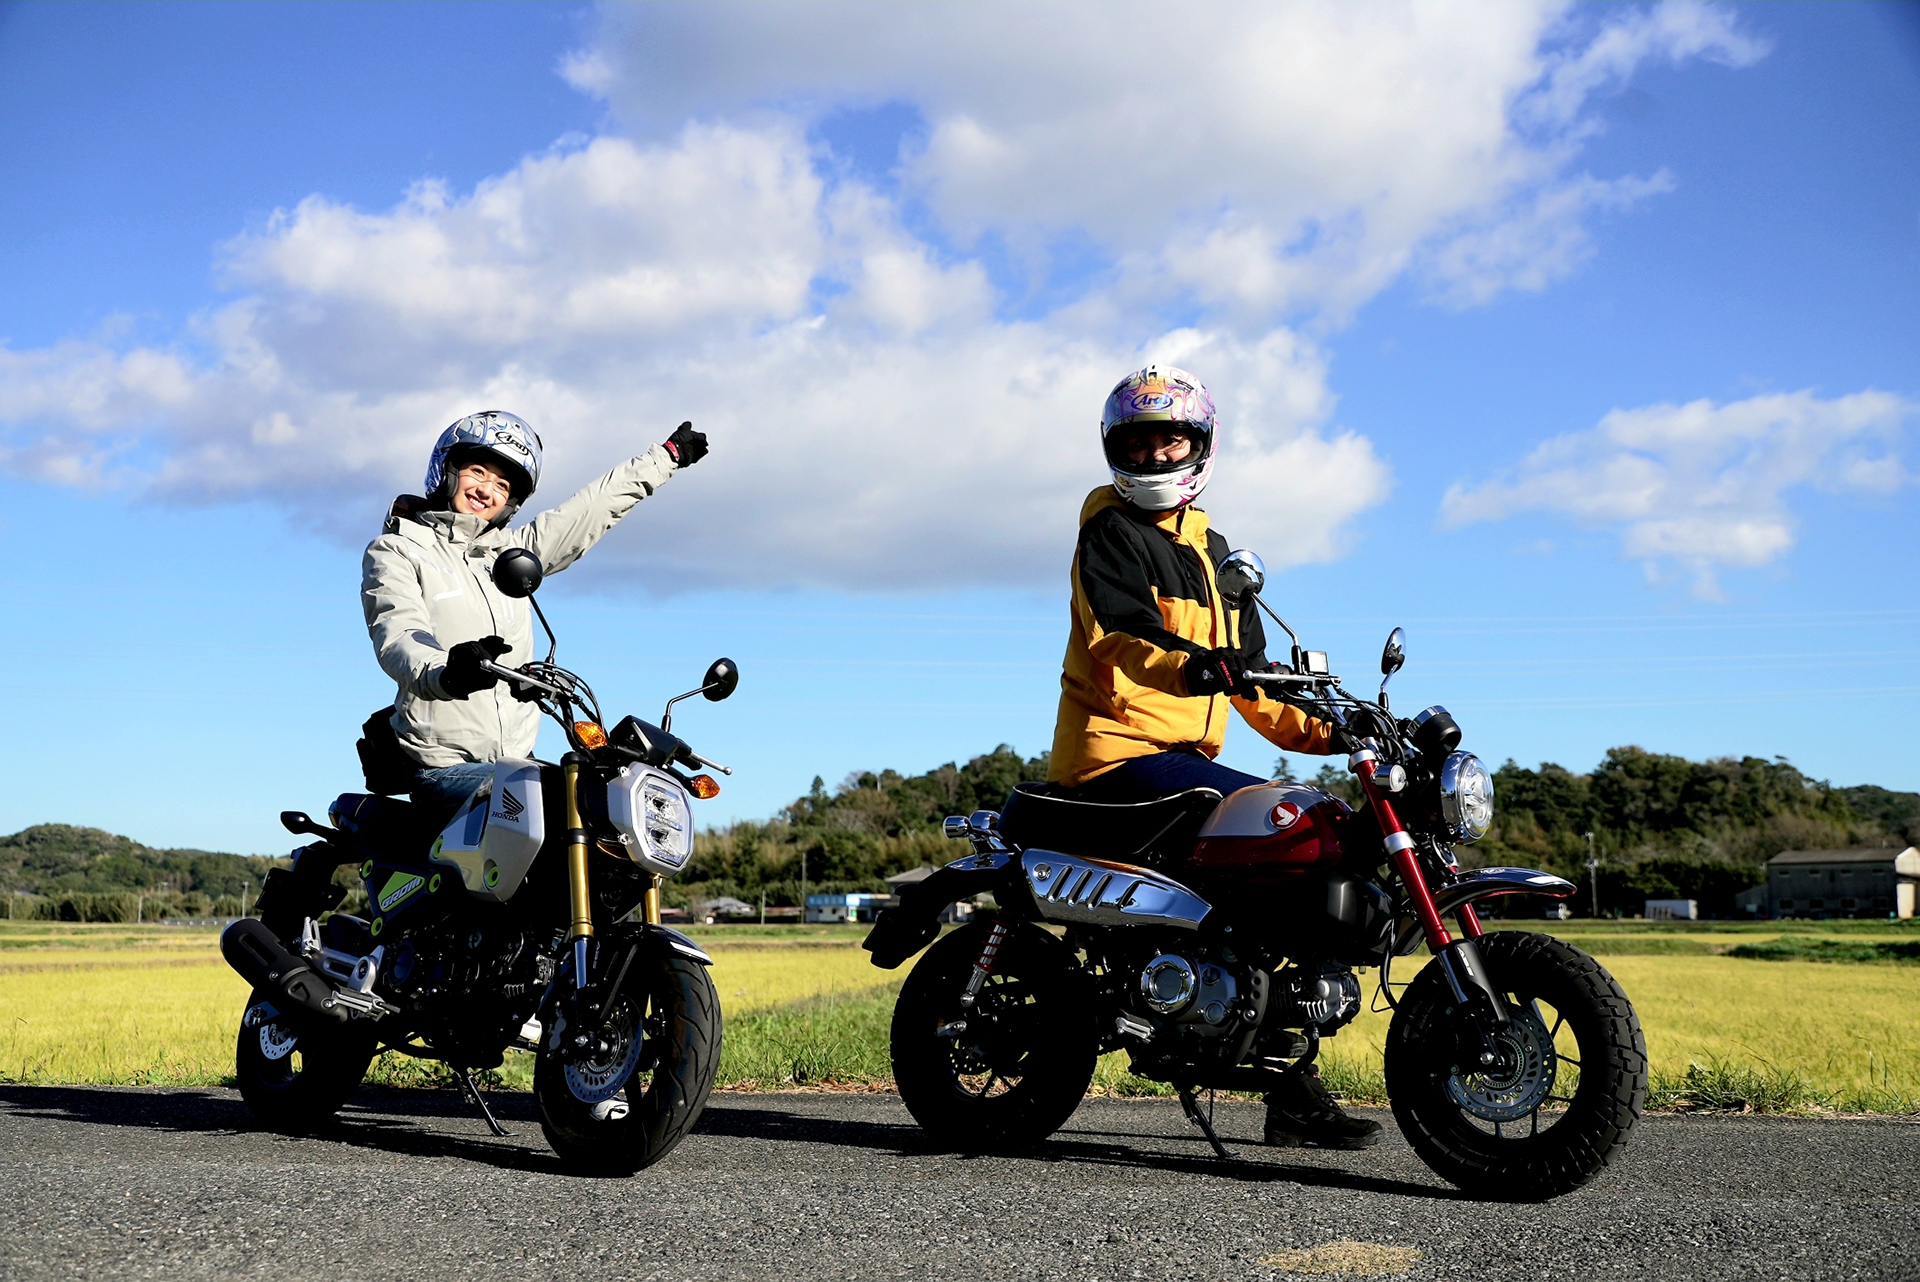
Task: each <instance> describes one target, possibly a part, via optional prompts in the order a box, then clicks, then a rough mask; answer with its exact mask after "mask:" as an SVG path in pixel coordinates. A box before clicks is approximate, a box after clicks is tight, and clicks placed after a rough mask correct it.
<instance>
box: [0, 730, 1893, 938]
mask: <svg viewBox="0 0 1920 1282" xmlns="http://www.w3.org/2000/svg"><path fill="white" fill-rule="evenodd" d="M1046 773H1047V758H1046V755H1045V754H1044V753H1043V754H1041V755H1040V756H1037V757H1022V756H1021V755H1020V754H1019V753H1018V752H1016V751H1014V750H1013V749H1012V748H1010V747H1008V746H1007V745H1005V744H1002V745H1000V746H999V747H997V748H995V749H994V750H993V751H992V752H989V753H985V754H983V755H981V756H977V757H974V758H973V759H972V760H970V761H968V762H966V763H965V764H964V765H962V764H959V763H956V762H948V763H947V764H945V765H942V766H938V767H936V768H934V769H932V770H929V771H926V772H925V773H923V774H917V775H905V774H902V773H900V772H899V771H897V770H890V769H889V770H880V771H857V772H855V773H853V774H850V775H848V776H847V778H846V779H845V780H843V781H842V782H841V783H840V785H839V786H838V787H836V788H833V789H831V790H829V789H828V788H827V786H826V783H825V781H824V780H823V779H820V778H817V777H816V778H815V779H814V781H813V786H812V787H811V788H810V789H809V790H808V791H807V793H806V795H804V796H801V797H797V798H795V799H794V800H793V801H792V802H791V803H790V804H788V805H786V806H783V807H781V809H780V811H779V812H778V813H777V814H775V815H774V816H772V817H771V818H769V819H766V820H760V821H753V820H743V821H740V822H736V823H732V824H728V825H726V826H724V827H720V828H711V829H708V830H706V831H704V832H701V833H699V834H698V835H697V836H696V837H695V840H694V852H693V858H692V860H691V861H690V862H689V864H688V867H687V871H686V872H685V873H684V874H682V876H680V877H678V878H676V879H674V880H672V881H669V882H668V883H667V884H666V888H665V896H666V899H667V902H669V903H673V904H677V905H683V906H684V905H686V904H689V903H694V902H698V901H700V900H703V899H711V898H716V897H718V896H721V895H731V896H734V897H735V898H738V899H742V900H745V901H746V902H748V903H756V902H758V901H759V900H760V899H761V898H762V897H763V896H764V898H765V902H766V903H768V904H769V905H792V904H796V903H798V902H799V896H800V893H801V886H802V881H803V879H804V884H805V887H806V889H807V890H808V891H809V892H836V891H840V892H845V891H871V892H880V891H884V890H885V889H886V878H887V877H888V876H890V875H892V874H894V873H899V872H905V871H907V870H909V869H912V868H917V867H920V866H922V865H925V864H933V865H938V864H941V863H944V862H946V861H947V860H948V859H950V858H952V857H953V855H954V848H953V847H952V846H951V845H949V844H948V843H947V841H946V840H945V839H944V838H943V837H942V836H941V834H940V821H941V820H942V819H943V818H945V817H946V816H947V815H955V814H968V813H971V812H972V811H975V810H998V809H999V808H1000V807H1001V805H1002V803H1003V802H1004V801H1005V799H1006V796H1007V794H1008V793H1009V792H1010V791H1011V790H1012V789H1013V785H1014V784H1016V783H1019V782H1022V781H1023V780H1034V779H1044V778H1045V777H1046ZM1275 773H1276V776H1277V777H1280V778H1292V777H1293V774H1292V770H1291V768H1290V766H1289V764H1288V760H1287V759H1286V758H1282V759H1281V760H1280V762H1278V763H1277V765H1276V768H1275ZM1312 782H1314V783H1316V784H1318V785H1319V786H1321V787H1323V788H1326V789H1327V790H1328V791H1331V792H1334V793H1336V794H1338V795H1340V796H1343V797H1345V798H1346V799H1347V800H1348V801H1349V802H1358V800H1359V796H1358V785H1357V784H1356V782H1355V781H1354V779H1353V777H1352V776H1351V775H1349V774H1348V773H1347V772H1346V770H1345V769H1344V767H1343V766H1341V765H1336V764H1332V763H1329V764H1327V765H1325V766H1323V767H1322V768H1321V770H1320V771H1319V773H1318V775H1317V776H1316V777H1315V778H1314V779H1313V780H1312ZM1494 789H1495V807H1494V814H1495V819H1494V825H1493V828H1492V830H1491V831H1490V832H1489V833H1488V834H1487V836H1486V837H1485V838H1484V839H1483V840H1481V841H1480V842H1478V843H1476V844H1474V845H1472V846H1464V847H1461V848H1460V850H1459V852H1458V853H1459V855H1460V856H1461V862H1462V863H1463V864H1468V865H1472V866H1486V865H1497V864H1517V865H1522V866H1527V867H1538V868H1544V869H1546V870H1548V871H1551V872H1556V873H1559V874H1560V875H1562V876H1564V877H1567V878H1569V879H1570V880H1573V881H1576V882H1577V883H1578V884H1579V886H1580V888H1581V889H1580V897H1579V898H1578V899H1577V900H1576V901H1575V904H1574V907H1575V911H1576V912H1578V913H1581V914H1583V915H1584V914H1585V913H1586V912H1588V911H1590V910H1591V904H1590V901H1589V899H1588V896H1589V895H1590V893H1591V886H1592V884H1593V881H1594V878H1593V877H1591V876H1590V875H1589V873H1588V870H1587V868H1586V861H1587V858H1588V855H1589V853H1590V852H1591V854H1592V856H1593V857H1594V858H1595V859H1596V860H1597V861H1598V862H1599V865H1600V867H1599V869H1598V874H1599V875H1598V882H1599V890H1600V906H1601V909H1602V910H1603V911H1622V912H1627V913H1634V912H1638V911H1639V909H1640V905H1641V902H1642V901H1643V900H1645V899H1647V898H1681V899H1695V900H1699V901H1700V906H1701V910H1702V911H1703V912H1705V913H1708V914H1710V915H1719V916H1729V915H1732V913H1733V910H1734V907H1733V897H1734V896H1735V895H1736V894H1738V893H1739V892H1740V891H1742V890H1745V889H1746V888H1748V887H1750V886H1753V885H1756V884H1758V883H1759V882H1761V881H1763V880H1764V879H1765V864H1766V861H1767V860H1768V859H1769V858H1771V857H1772V856H1774V855H1776V854H1778V853H1780V852H1781V851H1783V850H1795V849H1826V848H1836V847H1846V846H1884V845H1907V844H1909V843H1913V842H1920V793H1911V792H1895V791H1891V790H1889V789H1886V788H1880V787H1875V786H1873V785H1859V786H1855V787H1834V786H1833V785H1831V784H1829V783H1827V782H1825V781H1822V780H1816V779H1811V778H1809V777H1807V776H1806V775H1805V774H1803V773H1802V772H1801V771H1800V770H1799V769H1797V768H1796V767H1795V766H1793V765H1792V764H1791V763H1790V762H1788V761H1787V760H1786V759H1784V758H1779V757H1776V758H1772V759H1767V758H1764V757H1740V758H1733V757H1723V758H1718V759H1715V760H1710V761H1690V760H1688V759H1687V758H1685V757H1677V756H1670V755H1665V754H1661V753H1653V752H1648V751H1646V750H1645V749H1642V748H1637V747H1622V748H1613V749H1610V750H1609V751H1608V752H1607V754H1606V756H1605V758H1604V759H1603V760H1602V761H1601V762H1600V763H1599V764H1598V765H1596V766H1595V767H1594V768H1593V769H1592V770H1591V771H1589V772H1587V773H1585V774H1579V773H1575V772H1574V771H1571V770H1568V769H1566V768H1565V767H1563V766H1559V765H1556V764H1554V763H1552V762H1546V763H1542V764H1541V765H1540V766H1539V767H1538V768H1536V769H1528V768H1526V767H1523V766H1520V765H1518V764H1517V763H1515V762H1513V761H1511V760H1509V761H1508V762H1507V763H1506V764H1505V765H1503V766H1501V767H1500V769H1499V770H1497V771H1496V772H1495V773H1494ZM1588 834H1592V838H1591V842H1589V839H1588ZM274 862H275V861H273V860H271V859H268V858H264V857H261V856H243V855H229V854H218V853H213V852H208V851H200V850H154V849H151V848H148V847H145V846H142V845H140V844H139V843H137V842H134V841H131V840H129V839H128V838H126V837H118V836H114V835H113V834H111V833H106V832H102V831H100V830H99V829H96V828H76V827H70V826H67V825H62V824H43V825H39V826H37V827H34V828H28V829H26V830H25V831H23V832H19V833H15V834H14V835H13V836H11V837H4V838H0V892H5V891H13V892H16V894H15V898H14V899H13V900H12V901H11V906H12V907H14V908H15V909H16V910H17V915H19V916H27V915H41V916H56V917H57V916H65V917H67V918H68V919H69V920H90V919H99V920H131V916H132V913H133V912H135V911H138V909H137V907H136V902H135V900H134V899H132V898H130V897H129V896H141V895H144V896H148V897H149V898H148V899H147V907H146V910H145V915H146V916H147V917H148V918H152V917H155V916H157V915H180V916H188V915H193V916H197V915H201V914H203V913H208V912H211V913H214V914H218V915H227V914H229V913H231V912H233V911H237V908H238V905H239V896H240V895H241V893H242V891H243V890H244V889H245V888H246V887H247V886H248V885H249V884H250V885H251V887H252V889H253V891H254V892H256V893H257V892H258V889H259V887H260V884H261V881H262V879H263V878H264V876H265V873H266V870H267V868H269V867H271V866H272V864H273V863H274ZM88 913H99V914H102V915H101V916H100V917H98V918H91V917H88V916H86V915H84V914H88ZM121 913H124V914H126V915H125V916H120V915H114V914H121Z"/></svg>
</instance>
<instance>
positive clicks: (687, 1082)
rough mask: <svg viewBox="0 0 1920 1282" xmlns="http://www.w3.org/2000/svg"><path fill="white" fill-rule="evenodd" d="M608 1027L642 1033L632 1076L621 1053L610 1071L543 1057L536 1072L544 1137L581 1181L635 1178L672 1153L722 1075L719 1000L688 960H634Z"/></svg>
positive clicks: (535, 1090) (612, 1058)
mask: <svg viewBox="0 0 1920 1282" xmlns="http://www.w3.org/2000/svg"><path fill="white" fill-rule="evenodd" d="M640 1004H643V1005H644V1009H642V1008H641V1005H640ZM610 1022H611V1023H614V1024H617V1025H620V1026H621V1027H622V1028H624V1029H630V1028H631V1027H632V1026H633V1025H634V1024H635V1023H638V1025H639V1026H640V1027H642V1028H644V1029H645V1038H644V1040H643V1043H642V1045H641V1047H640V1048H639V1050H638V1053H637V1056H636V1060H635V1063H634V1064H633V1065H632V1066H631V1067H627V1066H626V1064H625V1059H624V1056H625V1054H626V1051H625V1049H624V1048H623V1049H622V1050H619V1051H616V1052H614V1053H613V1054H612V1055H611V1056H610V1057H609V1059H608V1062H606V1063H595V1062H591V1061H590V1062H587V1063H584V1064H575V1065H571V1066H570V1065H568V1064H567V1063H565V1062H564V1061H562V1060H561V1059H560V1057H559V1056H557V1055H554V1054H552V1053H550V1052H549V1051H547V1050H546V1049H545V1048H542V1049H541V1051H540V1058H539V1061H538V1063H537V1064H536V1065H535V1067H534V1072H533V1094H534V1101H535V1103H536V1104H538V1106H539V1109H540V1129H541V1130H542V1131H544V1132H545V1133H546V1136H547V1143H548V1144H551V1145H552V1146H553V1151H554V1152H555V1153H557V1154H559V1155H560V1161H561V1162H562V1163H563V1164H564V1165H566V1167H567V1168H568V1169H569V1170H571V1171H574V1172H576V1173H578V1174H582V1175H632V1174H633V1173H634V1172H635V1171H640V1170H644V1169H645V1168H647V1167H649V1166H652V1165H653V1164H654V1163H655V1162H658V1161H659V1160H660V1159H661V1158H663V1157H665V1156H666V1155H667V1154H668V1153H671V1152H672V1151H673V1149H674V1146H675V1145H677V1144H679V1143H680V1141H681V1140H683V1139H685V1138H686V1136H687V1132H688V1131H690V1130H692V1129H693V1124H694V1122H695V1121H696V1120H697V1119H698V1118H699V1116H700V1110H701V1109H703V1108H705V1107H706V1103H707V1093H708V1092H709V1091H711V1090H712V1089H713V1078H714V1075H715V1074H716V1073H717V1072H718V1071H719V1069H720V1035H721V1019H720V995H719V994H718V993H717V992H715V991H714V987H713V980H712V978H711V977H709V976H708V974H707V968H706V967H705V966H702V965H700V964H699V963H698V962H695V961H693V960H691V959H689V958H686V957H681V956H679V955H677V954H672V953H669V954H666V955H665V956H656V957H652V958H646V959H641V960H637V961H636V962H635V963H634V973H633V974H632V975H631V976H630V977H629V978H628V980H627V985H626V988H625V989H624V990H623V992H622V993H621V996H620V998H619V1006H618V1008H617V1009H616V1010H615V1012H614V1014H613V1015H612V1016H611V1017H610ZM628 1035H630V1033H629V1034H628ZM570 1067H571V1068H572V1072H571V1073H570V1072H569V1071H568V1070H569V1068H570ZM622 1083H624V1084H622ZM610 1088H611V1089H610ZM603 1093H604V1095H605V1097H604V1098H583V1095H584V1096H592V1097H599V1096H601V1095H602V1094H603Z"/></svg>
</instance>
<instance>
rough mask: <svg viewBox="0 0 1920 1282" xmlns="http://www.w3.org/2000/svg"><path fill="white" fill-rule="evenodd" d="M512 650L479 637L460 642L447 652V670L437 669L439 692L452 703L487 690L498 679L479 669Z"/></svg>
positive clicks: (499, 641) (497, 640)
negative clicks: (438, 671) (440, 690)
mask: <svg viewBox="0 0 1920 1282" xmlns="http://www.w3.org/2000/svg"><path fill="white" fill-rule="evenodd" d="M511 649H513V647H512V646H510V645H508V644H507V643H506V641H505V640H504V639H502V638H500V637H481V638H480V639H479V640H478V641H462V642H461V643H460V644H459V645H456V646H455V647H453V649H451V650H449V651H447V666H446V667H444V668H442V669H440V688H441V689H442V690H445V691H446V692H447V693H448V694H450V695H452V696H453V697H454V698H456V699H464V698H466V697H467V696H468V695H470V694H472V693H473V692H474V691H476V690H491V689H493V687H494V686H496V685H498V684H500V678H499V677H497V676H495V675H494V674H493V673H491V672H488V671H487V670H486V669H485V668H483V667H481V666H480V665H481V663H483V662H485V661H487V660H489V659H497V658H499V657H500V656H501V655H503V654H505V653H506V652H507V651H509V650H511Z"/></svg>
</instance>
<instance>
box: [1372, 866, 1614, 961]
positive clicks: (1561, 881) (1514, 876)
mask: <svg viewBox="0 0 1920 1282" xmlns="http://www.w3.org/2000/svg"><path fill="white" fill-rule="evenodd" d="M1579 889H1580V888H1579V887H1578V886H1576V885H1574V884H1573V883H1572V882H1570V881H1568V880H1567V879H1566V878H1565V877H1556V876H1554V875H1553V874H1552V873H1550V872H1537V871H1535V870H1534V869H1532V868H1474V869H1470V870H1468V871H1466V872H1463V873H1461V874H1460V875H1459V876H1458V877H1456V878H1455V879H1454V880H1453V881H1452V882H1450V883H1449V884H1447V885H1445V886H1441V887H1438V888H1436V889H1435V890H1434V892H1433V906H1434V907H1435V908H1437V909H1439V910H1440V915H1441V916H1442V917H1445V916H1446V915H1447V914H1448V913H1450V912H1454V911H1457V910H1458V909H1459V908H1461V907H1462V906H1464V905H1466V904H1470V903H1473V902H1474V901H1475V900H1479V899H1491V898H1493V897H1494V896H1495V895H1545V896H1547V897H1548V898H1550V899H1565V898H1566V897H1567V896H1568V895H1571V894H1574V893H1575V892H1576V891H1578V890H1579ZM1419 936H1420V923H1419V922H1418V921H1417V920H1413V921H1409V922H1407V923H1405V924H1403V925H1402V926H1401V928H1400V933H1399V937H1398V938H1397V939H1396V940H1395V941H1394V952H1395V953H1396V954H1399V955H1404V954H1405V953H1407V952H1408V951H1410V950H1411V949H1412V948H1413V946H1414V943H1415V941H1416V940H1417V939H1418V938H1419Z"/></svg>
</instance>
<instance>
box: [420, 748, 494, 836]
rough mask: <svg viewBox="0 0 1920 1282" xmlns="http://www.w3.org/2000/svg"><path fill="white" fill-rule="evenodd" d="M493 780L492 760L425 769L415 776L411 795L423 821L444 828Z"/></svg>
mask: <svg viewBox="0 0 1920 1282" xmlns="http://www.w3.org/2000/svg"><path fill="white" fill-rule="evenodd" d="M492 778H493V763H492V762H491V761H463V762H461V763H460V764H459V765H457V766H424V767H422V768H421V770H420V773H419V774H417V775H415V776H414V780H413V787H412V788H411V789H410V790H409V791H408V793H407V796H409V797H410V798H412V800H413V804H414V805H415V806H417V807H419V809H420V815H421V819H422V820H423V821H431V822H432V823H433V826H434V827H435V828H442V827H445V826H446V823H447V821H448V820H449V819H452V818H453V817H454V815H456V814H458V813H459V810H460V807H462V806H464V805H466V804H467V798H468V797H471V796H472V795H473V794H474V793H476V792H478V791H480V785H481V784H483V783H486V782H487V781H488V780H490V779H492Z"/></svg>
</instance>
